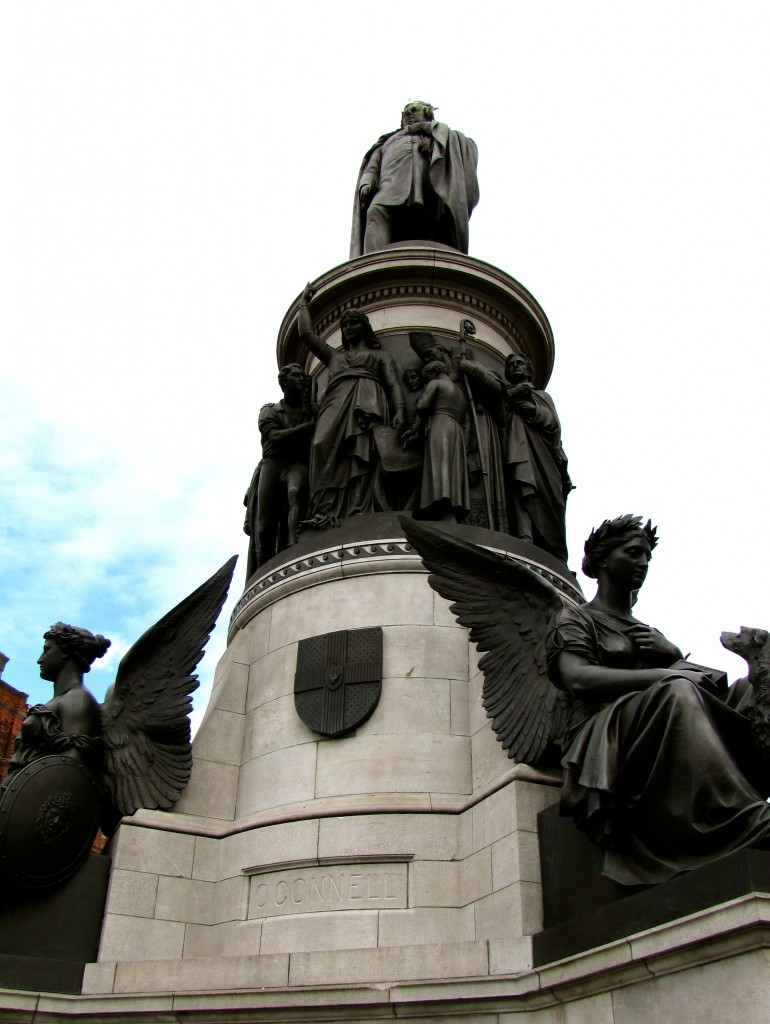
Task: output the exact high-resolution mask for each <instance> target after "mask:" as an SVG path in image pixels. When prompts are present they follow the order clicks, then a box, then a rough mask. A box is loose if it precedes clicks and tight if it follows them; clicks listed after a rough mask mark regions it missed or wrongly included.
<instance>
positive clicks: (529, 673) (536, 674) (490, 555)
mask: <svg viewBox="0 0 770 1024" xmlns="http://www.w3.org/2000/svg"><path fill="white" fill-rule="evenodd" d="M399 520H400V522H401V525H402V526H403V528H404V534H405V536H406V539H407V540H408V541H409V543H410V544H411V545H412V547H413V548H414V549H415V550H416V551H417V553H418V554H419V555H420V557H421V558H422V560H423V563H424V565H425V567H426V569H428V570H429V571H430V573H431V575H430V576H429V577H428V582H429V583H430V585H431V587H433V589H434V590H435V591H436V592H437V593H438V594H440V595H441V596H442V597H444V598H446V600H447V601H451V602H452V604H451V605H450V610H451V611H452V613H453V614H454V616H455V618H456V619H457V621H458V622H459V623H460V625H461V626H467V627H468V628H469V629H470V639H471V641H472V642H473V643H475V644H476V647H477V648H478V650H479V651H483V652H484V654H483V656H482V657H481V658H480V659H479V668H481V669H482V671H483V672H484V687H483V691H482V703H483V705H484V707H485V708H486V711H487V717H488V718H491V719H492V728H493V729H494V731H495V734H496V736H497V738H498V740H499V741H500V743H501V744H502V746H503V750H507V751H508V756H509V757H511V758H514V759H515V760H516V761H520V762H524V763H526V764H537V763H538V762H540V761H542V759H543V755H544V753H545V751H546V748H547V747H548V746H549V744H551V743H553V742H555V741H556V740H558V739H559V738H560V737H561V734H562V732H563V731H564V726H565V722H566V698H565V695H564V694H562V693H561V692H560V691H559V690H557V689H556V687H555V686H554V685H553V684H552V683H551V682H550V681H549V679H548V675H547V672H546V660H545V638H546V632H547V629H548V625H549V623H550V622H551V620H552V619H553V617H554V616H555V615H556V613H557V612H558V611H560V610H561V608H562V607H563V602H562V600H561V598H560V596H559V593H558V591H557V590H556V589H555V587H552V586H551V584H550V583H548V582H547V580H545V579H543V578H542V577H541V576H538V575H537V573H534V572H532V571H531V570H530V569H527V568H526V567H525V566H523V565H521V564H519V563H518V562H515V561H513V560H512V559H509V558H504V557H503V556H502V555H498V554H495V553H494V552H492V551H487V550H486V548H482V547H480V546H479V545H477V544H471V543H468V542H467V541H464V540H460V539H459V538H458V537H455V536H453V535H452V534H449V533H445V532H444V531H440V530H436V529H434V528H432V527H429V526H426V525H425V524H424V523H421V522H418V521H416V520H414V519H409V518H407V517H406V516H399Z"/></svg>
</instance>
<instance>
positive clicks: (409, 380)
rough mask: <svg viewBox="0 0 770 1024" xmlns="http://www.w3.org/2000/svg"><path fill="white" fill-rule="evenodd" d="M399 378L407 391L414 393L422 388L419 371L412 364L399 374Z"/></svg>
mask: <svg viewBox="0 0 770 1024" xmlns="http://www.w3.org/2000/svg"><path fill="white" fill-rule="evenodd" d="M401 380H402V381H403V382H404V384H405V385H406V387H407V390H408V391H411V392H412V393H413V394H416V393H417V392H418V391H419V390H420V389H421V388H422V375H421V374H420V371H419V370H418V369H416V368H415V367H414V366H410V367H409V369H407V370H404V372H403V373H402V374H401Z"/></svg>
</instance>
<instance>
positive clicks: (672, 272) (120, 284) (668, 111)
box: [0, 0, 770, 719]
mask: <svg viewBox="0 0 770 1024" xmlns="http://www.w3.org/2000/svg"><path fill="white" fill-rule="evenodd" d="M769 27H770V8H768V7H767V5H766V4H765V3H762V2H741V0H737V2H735V0H733V2H731V3H730V4H729V5H728V4H727V3H726V2H725V3H711V2H708V0H701V2H698V3H695V2H692V3H691V2H684V0H668V2H665V3H662V2H655V0H654V2H652V3H647V4H644V5H639V4H631V3H627V2H621V0H614V2H607V3H605V2H592V0H584V2H581V3H579V4H577V3H574V0H570V2H566V0H551V2H541V3H532V2H527V3H522V2H519V0H508V2H507V3H505V4H502V3H499V2H496V3H492V2H485V0H481V2H480V3H476V4H473V5H469V4H459V3H454V2H451V0H445V2H442V3H441V4H437V3H431V2H426V3H422V4H420V5H419V7H417V6H416V5H414V4H406V3H403V2H401V0H394V2H391V3H389V4H388V5H387V7H386V8H385V9H382V8H376V7H370V6H369V5H364V4H359V3H348V2H327V3H325V4H309V3H305V2H304V0H299V2H297V3H294V4H291V5H289V4H285V5H278V4H273V5H262V4H256V3H245V2H236V0H232V2H228V0H217V2H216V3H214V2H208V3H201V2H196V0H184V2H177V0H163V2H157V0H153V2H144V0H132V2H131V3H127V2H110V3H104V2H103V0H99V2H82V0H69V2H67V3H61V2H60V0H57V2H51V3H47V2H37V0H27V2H25V3H24V4H12V3H6V4H3V5H2V6H0V129H1V131H2V136H1V137H2V140H3V158H2V160H1V161H0V352H1V353H2V354H1V355H0V367H1V368H2V374H1V376H0V381H1V391H0V510H1V511H0V650H2V651H3V652H4V653H5V654H6V655H7V656H8V657H9V658H10V661H9V664H8V666H7V668H6V670H5V673H4V679H5V680H6V681H8V682H10V683H11V685H13V686H15V687H16V688H17V689H20V690H22V691H24V692H26V693H28V694H29V695H30V701H31V702H33V703H34V702H39V701H44V700H46V699H48V697H49V696H50V688H49V684H47V683H44V682H42V681H41V680H40V679H39V677H38V671H37V665H36V659H37V657H38V654H39V652H40V647H41V638H42V634H43V632H44V630H45V629H47V628H48V626H49V625H50V623H51V622H53V621H55V620H59V619H61V620H64V621H66V622H71V623H75V624H78V625H82V626H86V627H87V628H89V629H91V630H92V631H94V632H100V633H104V634H105V635H107V636H108V637H110V638H111V640H112V642H113V646H112V648H111V650H110V652H109V654H108V656H107V657H106V658H104V659H102V661H101V662H98V663H97V665H96V666H95V667H94V669H93V670H92V672H91V674H90V675H89V676H88V677H87V683H88V685H89V687H90V688H91V689H92V690H93V692H94V693H95V695H96V696H97V697H99V698H100V699H101V698H102V696H103V694H104V690H105V688H106V687H107V685H108V684H109V683H111V682H112V680H113V678H114V674H115V671H116V668H117V665H118V662H119V659H120V657H121V656H122V654H123V653H124V652H125V651H126V649H127V648H128V647H129V646H130V645H131V643H133V642H134V641H135V640H136V639H137V638H138V637H139V636H140V635H141V633H142V632H143V631H144V630H145V629H147V628H148V627H149V626H151V625H152V624H153V623H154V622H155V621H156V620H157V619H158V618H160V616H161V615H163V614H164V613H165V612H166V611H168V610H169V609H170V608H171V607H172V606H174V605H175V604H176V603H177V602H178V601H179V600H181V599H182V598H183V597H185V596H186V595H187V594H188V593H189V592H190V591H192V590H193V589H195V588H196V587H197V586H198V585H199V584H200V583H201V582H202V581H203V580H204V579H206V578H207V577H208V576H209V575H211V573H213V572H214V571H215V569H217V568H218V567H219V566H220V565H221V564H222V563H223V562H224V561H225V560H226V559H227V558H228V557H229V556H230V555H231V554H235V553H239V554H240V555H241V560H240V563H239V566H238V567H237V568H236V575H235V580H234V584H233V587H232V590H231V593H230V595H229V598H228V601H227V603H226V605H225V608H224V611H223V613H222V616H221V619H220V625H219V627H218V629H217V631H216V633H215V634H214V636H213V637H212V640H211V641H210V643H209V647H208V651H207V654H206V656H205V658H204V660H203V662H202V663H201V666H200V677H201V684H202V685H201V688H200V690H199V691H198V693H197V694H196V704H195V718H196V719H199V718H200V716H201V714H202V712H203V710H204V709H205V702H206V698H207V694H208V690H209V689H210V685H211V680H212V678H213V673H214V668H215V666H216V662H217V660H218V658H219V657H220V656H221V654H222V652H223V651H224V648H225V644H226V637H225V632H226V625H227V620H228V618H229V615H230V611H231V610H232V607H233V605H234V603H235V601H236V600H237V599H238V597H239V596H240V594H241V592H242V588H243V583H244V572H245V560H246V538H245V536H244V534H243V533H242V523H243V512H244V509H243V506H242V500H243V494H244V492H245V490H246V487H247V485H248V483H249V480H250V477H251V473H252V470H253V468H254V466H255V465H256V463H257V461H258V460H259V456H260V451H259V440H258V434H257V415H258V412H259V409H260V406H261V405H263V404H264V403H265V402H268V401H276V400H277V399H278V398H279V397H280V390H279V388H278V385H277V381H276V374H277V363H276V355H275V351H276V338H277V333H278V329H279V326H280V323H281V320H282V318H283V316H284V314H285V313H286V311H287V309H288V308H289V306H290V305H291V304H292V303H293V301H294V300H295V299H296V297H297V296H298V294H299V292H300V291H301V290H302V287H303V285H304V283H305V282H306V281H307V280H312V279H314V278H316V277H318V276H320V275H321V274H322V273H324V271H326V270H328V269H330V268H332V267H334V266H336V265H338V264H340V263H342V262H344V261H345V260H346V259H347V254H348V240H349V230H350V213H351V205H352V199H353V191H354V186H355V180H356V174H357V170H358V166H359V163H360V160H361V158H362V156H363V154H364V152H365V151H366V150H367V149H368V147H369V146H370V145H371V143H372V142H373V141H374V140H375V139H376V138H377V137H378V136H379V135H380V134H382V133H383V132H385V131H388V130H391V129H393V128H396V127H397V126H398V122H399V114H400V111H401V108H402V107H403V106H404V104H405V103H406V102H407V101H409V100H413V99H422V100H427V101H429V102H431V103H433V104H434V105H435V106H436V107H437V108H438V112H437V116H438V117H439V118H440V119H441V120H444V121H446V122H447V123H448V124H449V125H450V126H451V127H453V128H455V129H458V130H460V131H462V132H464V133H465V134H466V135H469V136H471V137H472V138H473V139H475V141H476V143H477V144H478V148H479V168H478V174H479V182H480V187H481V200H480V202H479V205H478V207H477V209H476V211H475V212H474V214H473V217H472V220H471V225H470V255H471V256H474V257H477V258H478V259H481V260H484V261H485V262H488V263H492V264H494V265H496V266H499V267H501V268H502V269H503V270H505V271H506V272H507V273H509V274H511V275H512V276H513V277H514V278H516V279H517V280H518V281H520V282H521V283H522V284H523V285H524V286H525V287H526V288H527V289H528V290H529V291H531V292H532V293H533V294H534V296H535V297H536V298H537V300H538V301H539V303H540V304H541V305H542V306H543V308H544V309H545V312H546V315H547V316H548V318H549V320H550V323H551V326H552V328H553V332H554V337H555V345H556V361H555V367H554V372H553V375H552V377H551V381H550V383H549V385H548V390H549V393H550V394H551V395H552V397H553V398H554V400H555V402H556V405H557V408H558V410H559V414H560V418H561V421H562V426H563V438H564V447H565V449H566V451H567V454H568V456H569V459H570V473H571V476H572V479H573V481H574V482H575V484H576V485H577V490H575V491H574V492H573V493H572V495H571V496H570V499H569V504H568V511H567V525H568V540H569V547H570V565H571V568H573V569H574V570H576V571H577V570H579V565H580V559H581V553H582V545H583V542H584V540H585V537H586V536H587V535H588V533H589V531H590V529H591V527H592V526H595V525H597V524H598V523H599V522H601V521H602V520H603V519H605V518H608V517H613V516H617V515H620V514H623V513H626V512H634V513H637V514H639V515H644V516H645V517H648V516H650V517H652V519H653V522H655V523H656V524H657V525H658V528H659V535H660V544H659V546H658V548H657V549H656V551H655V555H654V560H653V564H652V566H651V570H650V574H649V576H648V580H647V583H646V584H645V588H644V590H643V591H642V594H641V597H640V600H639V603H638V605H637V608H636V613H637V615H638V616H639V617H640V618H643V619H644V620H645V621H647V622H650V623H652V624H654V625H656V626H657V627H658V628H659V629H661V630H662V631H663V632H664V633H665V634H666V635H667V636H668V637H669V638H670V639H672V640H674V641H675V642H676V643H678V644H679V646H680V647H682V649H683V650H684V651H685V652H691V654H692V657H693V659H695V660H696V661H699V662H702V663H706V664H710V665H713V666H715V667H719V668H723V669H725V670H726V671H727V672H728V673H729V675H730V677H731V678H737V677H738V676H740V675H742V674H744V666H743V663H742V662H741V661H740V659H738V658H737V657H736V656H734V655H732V654H729V653H727V652H726V651H724V650H723V649H722V648H721V647H720V645H719V633H720V632H721V631H722V630H726V629H729V630H732V629H737V628H738V627H739V626H740V625H742V624H745V625H754V626H764V627H770V607H768V603H767V601H766V599H765V576H766V573H767V567H768V561H769V560H770V556H769V555H768V546H767V541H766V532H765V521H766V517H767V512H766V509H767V504H768V498H769V497H770V484H768V479H767V477H766V476H765V474H764V465H765V462H766V452H767V444H766V439H767V423H768V409H767V402H766V398H765V395H766V391H767V388H768V384H769V382H770V354H769V353H768V339H769V337H770V312H769V311H768V303H767V299H766V293H767V282H768V279H769V278H770V258H769V256H768V245H769V242H768V239H770V198H769V196H768V182H770V143H768V124H770V116H769V114H770V111H769V110H768V107H769V106H770V64H769V63H768V61H767V46H768V28H769ZM579 578H580V581H581V583H582V585H583V587H584V590H585V591H586V594H587V596H588V595H590V594H591V593H592V592H593V587H592V583H591V581H588V580H586V579H585V578H584V577H582V576H580V577H579Z"/></svg>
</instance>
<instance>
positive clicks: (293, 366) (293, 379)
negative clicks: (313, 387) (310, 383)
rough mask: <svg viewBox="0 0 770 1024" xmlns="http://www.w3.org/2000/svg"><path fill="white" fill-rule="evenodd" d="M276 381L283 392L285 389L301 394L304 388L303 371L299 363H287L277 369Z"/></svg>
mask: <svg viewBox="0 0 770 1024" xmlns="http://www.w3.org/2000/svg"><path fill="white" fill-rule="evenodd" d="M278 383H279V385H280V387H281V391H283V393H284V394H286V392H287V391H291V392H293V393H294V394H296V395H299V394H302V392H303V391H304V389H305V371H304V370H303V369H302V367H301V366H300V365H299V363H287V364H286V365H285V366H282V367H281V369H280V370H279V371H278Z"/></svg>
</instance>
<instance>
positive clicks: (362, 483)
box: [299, 285, 404, 527]
mask: <svg viewBox="0 0 770 1024" xmlns="http://www.w3.org/2000/svg"><path fill="white" fill-rule="evenodd" d="M314 295H315V290H314V289H313V288H311V286H310V285H308V286H307V287H306V288H305V290H304V292H303V293H302V298H301V299H300V305H299V334H300V338H301V339H302V341H303V343H304V344H305V345H306V346H307V347H308V348H309V349H310V351H311V352H313V353H314V355H316V356H317V357H318V358H319V359H320V360H321V362H322V363H325V364H326V365H327V366H328V368H329V381H328V384H327V386H326V391H325V392H324V395H323V398H322V399H321V404H320V409H319V411H318V420H317V421H316V428H315V434H314V436H313V443H312V447H311V452H310V492H311V497H310V512H309V525H311V526H314V527H323V526H331V525H337V524H338V522H339V520H340V519H342V518H345V517H346V516H353V515H360V514H361V513H366V512H374V511H378V502H377V499H376V495H375V470H376V466H377V454H376V449H375V445H374V440H373V437H372V427H373V426H374V425H375V424H377V423H384V424H390V425H391V426H393V427H394V428H395V429H396V430H399V429H401V428H402V427H403V425H404V395H403V392H402V390H401V382H400V380H399V376H398V370H397V368H396V364H395V362H394V361H393V358H392V357H391V356H390V355H388V353H387V352H383V351H382V349H381V348H380V344H379V342H378V341H377V338H376V337H375V336H374V332H373V331H372V328H371V325H370V323H369V318H368V317H367V316H366V314H365V313H361V312H360V311H359V310H356V309H349V310H346V311H345V312H344V313H343V314H342V318H341V321H340V327H341V329H342V349H341V350H340V349H333V348H332V347H331V346H330V345H329V344H327V342H325V341H324V340H323V339H322V338H320V337H319V336H318V335H317V334H316V333H315V332H314V330H313V325H312V321H311V319H310V311H309V309H308V303H309V302H310V301H311V300H312V298H313V296H314Z"/></svg>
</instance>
